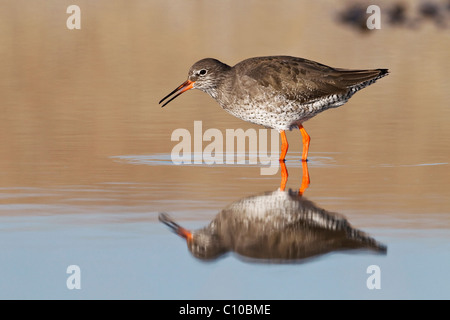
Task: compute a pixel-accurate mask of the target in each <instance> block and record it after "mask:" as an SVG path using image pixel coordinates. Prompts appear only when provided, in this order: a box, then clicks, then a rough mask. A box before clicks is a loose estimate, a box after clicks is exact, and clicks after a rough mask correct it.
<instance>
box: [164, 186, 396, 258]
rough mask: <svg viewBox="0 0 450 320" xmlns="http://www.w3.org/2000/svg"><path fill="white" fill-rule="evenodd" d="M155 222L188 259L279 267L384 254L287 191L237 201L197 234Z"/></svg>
mask: <svg viewBox="0 0 450 320" xmlns="http://www.w3.org/2000/svg"><path fill="white" fill-rule="evenodd" d="M159 220H160V221H161V222H163V223H164V224H166V225H167V226H169V227H170V228H171V229H172V230H173V231H174V232H175V233H177V234H178V235H179V236H181V237H183V238H185V239H186V242H187V245H188V249H189V251H190V252H191V253H192V255H194V256H195V257H196V258H198V259H202V260H213V259H217V258H219V257H221V256H223V255H224V254H226V253H228V252H235V253H237V254H238V256H239V257H244V258H246V259H252V260H254V261H255V262H258V261H259V262H265V261H270V262H278V263H282V262H292V261H297V262H300V261H302V260H304V259H306V258H310V257H316V256H319V255H322V254H325V253H328V252H332V251H340V250H349V249H366V250H370V251H373V252H376V253H381V254H385V253H386V250H387V249H386V246H385V245H383V244H380V243H378V242H377V241H376V240H375V239H373V238H372V237H370V236H369V235H367V234H366V233H364V232H362V231H360V230H358V229H355V228H354V227H352V226H351V225H350V223H349V222H348V220H347V219H345V218H344V217H343V216H341V215H339V214H337V213H333V212H329V211H326V210H324V209H322V208H320V207H318V206H317V205H315V204H314V203H313V202H311V201H309V200H307V199H306V198H305V197H303V196H301V195H300V194H299V193H298V192H292V191H291V190H289V191H282V190H280V189H278V190H276V191H273V192H266V193H264V194H261V195H255V196H250V197H247V198H244V199H241V200H238V201H236V202H234V203H232V204H230V205H229V206H227V207H226V208H224V209H223V210H222V211H221V212H219V213H218V214H217V216H216V217H215V218H214V220H212V221H211V222H210V223H209V225H207V226H206V227H204V228H202V229H199V230H195V231H190V230H188V229H185V228H183V227H181V226H180V225H178V224H177V223H175V222H174V221H173V220H172V219H171V218H170V217H169V215H167V214H165V213H162V214H160V215H159Z"/></svg>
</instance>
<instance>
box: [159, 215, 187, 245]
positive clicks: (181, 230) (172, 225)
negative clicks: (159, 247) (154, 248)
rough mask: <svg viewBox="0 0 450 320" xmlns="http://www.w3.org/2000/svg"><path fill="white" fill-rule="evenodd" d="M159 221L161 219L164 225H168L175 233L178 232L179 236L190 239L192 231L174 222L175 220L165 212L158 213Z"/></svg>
mask: <svg viewBox="0 0 450 320" xmlns="http://www.w3.org/2000/svg"><path fill="white" fill-rule="evenodd" d="M159 221H161V222H162V223H164V224H165V225H166V226H168V227H169V228H170V229H172V231H173V232H175V233H176V234H178V235H179V236H180V237H183V238H185V239H186V241H191V240H192V232H190V231H189V230H187V229H185V228H183V227H181V226H180V225H179V224H177V223H175V221H173V220H172V219H171V218H170V217H169V215H168V214H167V213H160V214H159Z"/></svg>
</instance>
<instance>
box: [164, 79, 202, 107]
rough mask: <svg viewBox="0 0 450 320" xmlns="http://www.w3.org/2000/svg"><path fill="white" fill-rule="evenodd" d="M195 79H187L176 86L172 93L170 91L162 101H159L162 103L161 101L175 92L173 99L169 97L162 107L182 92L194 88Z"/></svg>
mask: <svg viewBox="0 0 450 320" xmlns="http://www.w3.org/2000/svg"><path fill="white" fill-rule="evenodd" d="M194 83H195V82H194V81H190V80H186V81H185V82H183V83H182V84H181V85H180V86H179V87H178V88H176V89H175V90H173V91H172V92H171V93H169V94H168V95H167V96H165V97H164V98H163V99H161V101H160V102H159V104H161V102H163V101H164V100H166V99H167V98H168V97H170V96H171V95H173V94H175V96H173V97H172V98H171V99H169V100H168V101H167V102H166V103H164V104H163V105H162V106H161V108H163V107H164V106H165V105H166V104H168V103H169V102H170V101H172V100H173V99H175V98H176V97H178V96H179V95H180V94H182V93H183V92H185V91H188V90H189V89H192V88H193V87H194Z"/></svg>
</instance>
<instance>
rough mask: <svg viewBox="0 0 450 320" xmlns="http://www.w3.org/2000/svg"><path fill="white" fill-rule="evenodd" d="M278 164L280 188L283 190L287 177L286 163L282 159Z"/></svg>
mask: <svg viewBox="0 0 450 320" xmlns="http://www.w3.org/2000/svg"><path fill="white" fill-rule="evenodd" d="M280 166H281V182H280V190H281V191H284V189H286V182H287V179H288V171H287V169H286V164H285V163H284V161H280Z"/></svg>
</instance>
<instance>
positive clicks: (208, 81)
mask: <svg viewBox="0 0 450 320" xmlns="http://www.w3.org/2000/svg"><path fill="white" fill-rule="evenodd" d="M230 69H231V67H230V66H228V65H226V64H224V63H222V62H220V61H219V60H216V59H212V58H206V59H202V60H200V61H197V62H196V63H194V65H193V66H192V67H191V68H190V69H189V73H188V79H187V80H186V81H185V82H183V83H182V84H181V85H180V86H178V87H177V88H176V89H175V90H173V91H172V92H171V93H169V94H168V95H167V96H165V97H164V98H163V99H161V101H159V103H160V104H161V103H162V102H163V101H164V100H166V99H167V98H169V97H170V96H172V95H173V97H172V98H170V99H169V100H168V101H166V103H164V104H163V105H162V106H161V107H164V106H165V105H167V104H168V103H169V102H171V101H172V100H173V99H175V98H176V97H178V96H179V95H180V94H182V93H183V92H186V91H188V90H190V89H199V90H202V91H204V92H206V93H208V94H209V95H210V96H212V97H213V98H215V97H216V95H217V91H216V90H217V88H218V86H219V85H220V83H221V82H222V81H223V79H224V78H225V76H226V72H227V71H228V70H230Z"/></svg>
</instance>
